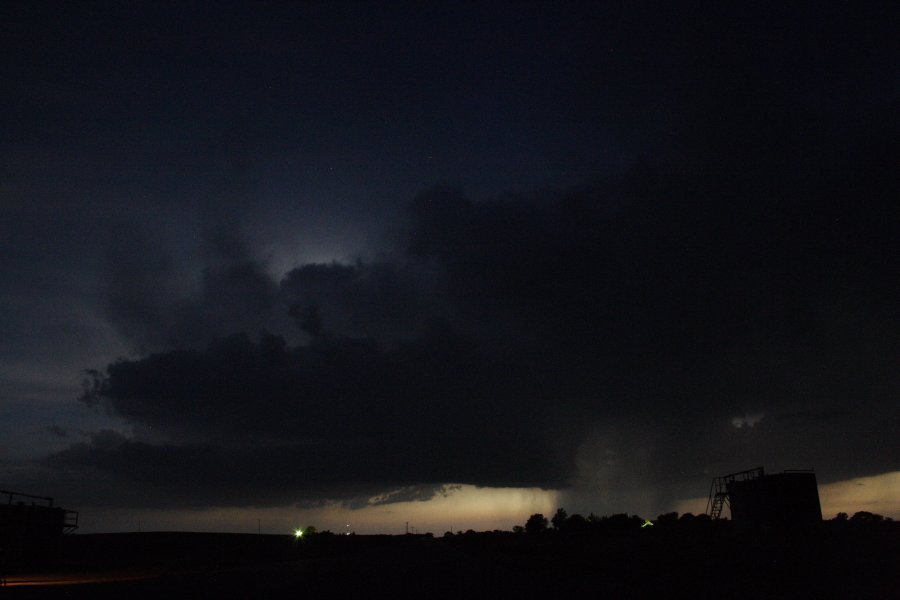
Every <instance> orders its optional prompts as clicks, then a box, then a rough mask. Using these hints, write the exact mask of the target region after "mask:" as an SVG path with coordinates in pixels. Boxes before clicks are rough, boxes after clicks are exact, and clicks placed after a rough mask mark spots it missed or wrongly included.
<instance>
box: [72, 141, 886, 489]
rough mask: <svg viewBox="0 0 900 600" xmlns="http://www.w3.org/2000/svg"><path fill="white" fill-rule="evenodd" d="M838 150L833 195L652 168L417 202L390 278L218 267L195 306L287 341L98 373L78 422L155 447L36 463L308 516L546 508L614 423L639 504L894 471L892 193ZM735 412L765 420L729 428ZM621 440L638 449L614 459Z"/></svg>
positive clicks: (434, 195)
mask: <svg viewBox="0 0 900 600" xmlns="http://www.w3.org/2000/svg"><path fill="white" fill-rule="evenodd" d="M844 142H845V143H846V144H853V143H854V140H852V139H845V140H844ZM853 151H854V155H855V156H854V158H852V160H851V159H850V158H849V157H846V156H843V151H841V155H842V156H841V158H842V159H843V162H842V163H841V164H842V174H841V175H840V176H839V177H837V179H840V181H841V185H840V186H832V185H831V181H830V180H829V179H830V178H829V174H826V173H822V174H821V178H822V180H820V181H817V182H814V183H811V182H809V180H808V179H807V178H806V175H805V174H804V171H803V169H802V168H801V167H802V164H798V165H794V166H795V167H796V171H795V170H794V169H787V170H786V171H785V172H783V173H778V174H772V175H771V177H772V180H771V181H769V182H768V183H767V187H771V188H773V189H775V190H776V191H778V195H777V197H775V198H761V197H760V196H759V191H758V190H757V189H755V188H750V189H746V188H740V187H736V188H732V189H725V188H719V189H717V192H716V193H711V192H706V193H704V194H701V193H699V192H698V188H702V187H703V186H707V185H710V184H709V179H708V178H707V176H706V171H705V169H699V170H698V171H694V172H691V171H685V170H684V169H678V170H677V171H674V172H673V171H672V170H671V169H670V167H669V166H668V165H665V164H658V163H651V162H643V163H639V164H638V165H636V166H635V168H634V169H633V170H632V171H631V173H630V174H629V175H628V176H627V177H626V178H625V179H624V181H622V182H620V183H618V184H616V185H610V186H609V187H608V188H597V189H591V190H587V191H579V192H573V193H571V194H568V195H562V196H560V197H555V198H545V197H534V198H523V197H506V198H501V199H497V200H493V201H484V202H478V203H475V202H471V201H469V200H467V199H466V198H465V197H464V195H463V194H461V193H460V192H459V191H456V190H454V189H451V188H436V189H433V190H430V191H427V192H424V193H422V194H420V195H419V196H418V197H417V198H416V199H415V201H414V202H413V203H412V204H411V206H410V210H409V225H408V228H407V234H406V237H405V238H404V242H403V244H402V246H401V248H400V249H397V250H396V251H395V252H394V254H391V256H394V257H396V258H393V259H385V260H384V261H383V262H380V263H373V264H365V263H357V264H355V265H342V264H331V265H306V266H303V267H299V268H298V269H296V270H294V271H292V272H290V273H288V274H287V275H286V276H285V277H284V279H283V280H282V282H281V284H280V286H279V287H278V288H277V291H276V288H275V287H274V286H273V285H261V286H259V287H253V286H250V287H248V286H247V285H245V282H246V279H245V278H244V277H243V276H241V275H240V273H241V271H240V270H238V271H237V273H238V275H236V276H234V277H227V276H226V277H222V278H221V279H220V280H218V281H219V285H221V288H220V289H219V291H218V292H217V293H216V294H215V295H209V297H213V296H215V297H224V298H229V297H233V298H245V297H246V298H253V301H254V302H256V303H258V304H256V306H259V307H262V308H263V309H264V310H263V311H262V312H265V310H268V307H270V306H272V305H276V304H277V305H278V306H280V307H281V310H285V311H288V312H290V313H291V314H293V315H294V316H295V317H296V318H297V324H298V325H299V326H300V327H301V328H304V329H305V330H306V331H307V333H310V334H312V335H310V336H309V338H310V339H309V341H308V342H307V343H302V344H299V345H296V346H293V345H290V344H288V343H287V342H286V341H285V340H284V338H282V337H279V336H277V335H272V334H266V333H264V334H263V335H262V336H261V337H260V339H259V341H258V342H256V341H254V340H252V339H251V338H249V337H247V336H246V335H236V336H231V337H227V338H222V339H219V340H217V341H214V342H212V343H211V344H210V345H209V346H208V347H207V348H205V349H203V350H189V351H180V352H163V353H158V354H153V355H150V356H147V357H146V358H142V359H138V360H125V361H120V362H118V363H115V364H113V365H110V366H109V367H108V369H107V370H106V372H105V373H104V374H103V375H98V378H97V380H96V381H95V382H94V384H93V387H92V388H91V389H90V390H89V391H90V393H89V394H88V395H87V396H86V400H87V401H88V402H90V403H99V404H102V405H104V406H106V407H108V408H109V410H111V411H112V412H113V413H115V414H116V415H119V416H121V417H124V418H125V419H126V420H128V421H130V422H133V423H139V424H143V425H148V426H151V427H152V428H153V430H154V431H156V432H159V433H161V434H162V435H164V436H166V437H167V439H168V440H169V442H168V443H166V444H162V445H160V444H154V443H150V442H137V441H130V440H120V444H121V447H120V448H119V449H117V451H116V452H114V453H112V452H109V451H108V448H107V446H104V445H103V444H101V443H100V442H101V441H102V440H100V439H99V438H98V439H95V440H94V441H93V442H92V443H91V444H88V445H84V446H81V447H79V448H78V449H77V452H76V449H75V448H73V449H72V450H71V451H69V452H67V453H63V454H61V455H59V456H57V457H56V458H55V459H54V460H57V461H61V464H67V465H76V466H77V465H93V466H95V467H99V468H101V469H104V470H106V471H108V472H111V473H115V474H117V475H124V474H125V473H127V472H129V469H131V468H136V470H135V471H134V472H144V471H146V469H145V468H138V467H141V466H142V465H145V466H146V467H147V468H149V467H150V465H152V464H156V465H159V466H158V469H160V470H159V471H156V472H158V473H159V477H160V482H162V481H163V480H165V481H168V482H170V485H171V486H172V487H177V486H178V482H184V484H185V486H187V483H188V482H190V484H191V489H192V490H197V488H198V487H200V488H203V487H207V486H208V487H209V488H210V489H215V490H216V491H217V493H224V491H225V490H227V489H230V488H231V487H235V488H236V487H239V486H240V485H241V482H242V481H243V478H244V477H246V473H248V472H250V471H253V472H254V474H253V477H256V478H258V480H255V481H253V486H254V489H258V490H263V489H269V488H272V489H273V491H274V490H275V489H276V488H277V489H281V490H283V489H284V487H283V486H288V487H290V488H291V489H293V490H294V491H295V492H296V493H297V494H298V495H301V496H306V497H310V496H314V495H324V496H327V495H328V494H329V493H334V490H335V489H337V487H339V486H340V485H341V484H349V483H355V484H364V485H365V487H366V488H367V489H372V490H375V489H378V486H379V485H382V486H384V489H389V488H402V487H404V486H408V485H414V484H422V483H432V484H439V483H441V482H446V481H459V482H465V483H475V484H479V485H539V486H549V487H558V486H561V485H566V484H567V483H569V482H571V481H572V480H573V478H574V477H575V475H576V466H575V457H576V453H577V452H578V450H579V443H580V441H581V440H582V439H583V438H584V436H585V435H588V434H589V433H590V431H589V430H590V427H592V426H594V425H597V424H602V423H615V422H617V421H619V422H621V423H628V424H629V425H628V426H627V427H619V431H620V432H621V431H624V430H627V429H628V427H631V428H634V427H635V425H634V424H635V422H640V423H641V429H642V430H643V433H642V434H641V435H640V436H639V435H637V434H636V435H635V436H632V438H631V439H630V441H629V439H626V438H628V436H625V438H623V436H622V435H620V434H619V435H614V436H612V437H610V436H609V435H608V434H607V435H605V437H604V436H601V438H603V439H601V441H600V442H598V444H599V446H598V449H604V448H605V450H606V451H609V452H615V453H625V454H626V456H624V457H620V458H619V459H617V460H618V461H619V462H622V461H625V462H626V463H627V464H629V465H630V467H631V468H632V469H634V470H636V471H640V472H644V473H645V474H646V475H647V477H648V478H649V479H654V478H655V479H656V480H657V481H665V480H666V473H667V472H670V471H679V472H680V471H684V470H686V469H687V470H691V471H696V470H698V468H699V466H700V465H702V466H703V468H713V469H728V468H731V467H730V465H733V464H743V463H744V462H746V461H748V460H753V459H755V458H756V457H758V456H760V453H761V452H763V453H766V455H768V454H769V453H773V454H776V455H780V456H783V457H786V460H795V461H800V462H802V464H804V465H806V464H823V463H824V464H827V466H828V469H829V472H830V473H831V474H832V476H837V475H838V474H841V475H850V474H853V473H859V472H860V470H865V471H867V472H878V471H882V470H889V469H892V468H895V467H896V463H895V458H894V457H896V456H897V455H898V453H897V450H898V448H897V442H896V440H897V437H896V433H897V426H898V423H897V415H896V411H895V410H894V409H892V408H890V407H891V404H890V400H889V399H890V398H892V397H895V396H896V393H897V391H898V389H897V384H896V381H897V380H896V359H897V354H898V352H897V350H898V348H897V343H896V341H895V340H894V339H893V338H892V337H890V336H886V335H884V333H883V330H882V328H883V327H884V326H886V325H889V324H891V323H894V324H896V318H895V317H894V316H892V315H893V310H892V307H893V306H894V305H895V301H896V300H900V298H898V297H897V295H898V294H897V288H896V284H895V283H885V280H887V281H890V276H891V275H890V274H891V273H896V272H897V270H898V267H900V265H898V264H897V263H898V258H897V255H891V254H890V253H889V252H888V249H889V248H891V247H892V246H893V245H895V241H894V240H895V236H894V228H893V226H894V225H895V224H896V223H895V222H894V221H892V220H891V219H892V218H895V217H896V212H895V211H893V209H892V205H891V203H890V201H889V198H890V194H891V193H892V192H893V191H894V190H893V189H892V187H891V186H892V185H894V183H893V182H892V181H890V180H888V179H883V178H882V179H878V180H873V179H870V178H869V174H870V173H871V163H872V161H880V160H883V158H882V157H881V156H879V153H880V152H882V151H883V148H882V147H881V146H878V145H875V146H874V147H873V146H872V145H870V144H868V143H859V142H857V143H856V144H855V147H853ZM832 158H836V157H832ZM800 162H801V163H802V160H801V161H800ZM798 179H800V180H801V181H800V182H798ZM851 189H856V190H860V191H861V192H862V193H864V197H863V198H860V197H859V196H858V195H852V196H851V195H849V194H848V192H849V191H850V190H851ZM726 193H727V195H726ZM876 258H877V259H878V260H875V259H876ZM230 272H231V271H229V273H230ZM251 280H252V278H251ZM205 285H208V283H207V284H205ZM248 290H249V291H248ZM254 290H255V291H254ZM437 291H440V292H442V293H443V295H442V296H441V297H440V298H437V299H436V298H435V296H436V292H437ZM204 294H207V292H204ZM231 294H234V296H231ZM204 297H206V296H204ZM232 304H234V303H233V302H229V303H228V305H229V306H231V305H232ZM240 306H242V305H241V304H240V303H238V307H240ZM298 307H300V310H298ZM250 312H252V311H250ZM311 320H314V321H315V322H316V324H315V325H311ZM748 412H750V413H752V412H758V413H759V414H760V418H761V420H760V421H759V422H758V423H757V422H756V421H754V424H753V426H752V427H751V426H749V425H746V426H742V427H736V426H735V425H733V424H732V420H733V419H735V418H741V417H742V416H743V415H744V414H745V413H748ZM828 414H843V415H845V417H844V418H843V419H841V420H840V422H839V423H838V422H837V421H836V420H835V419H823V418H821V417H819V416H816V415H828ZM848 426H849V427H848ZM614 428H615V427H614ZM839 433H840V435H841V436H842V439H843V440H844V445H843V447H841V448H840V449H838V448H836V447H835V446H834V445H833V439H834V437H833V436H836V435H838V434H839ZM685 435H688V436H689V437H690V438H691V439H692V440H693V441H692V442H691V443H689V444H685V443H684V437H685ZM604 439H605V441H604ZM610 440H613V441H612V442H611V441H610ZM607 442H609V443H611V444H612V445H610V446H608V447H607V446H604V444H605V443H607ZM613 442H614V443H613ZM630 443H634V444H635V446H642V447H643V448H644V449H643V450H642V451H641V452H636V453H635V454H633V455H631V456H628V451H629V445H630ZM125 450H127V451H125ZM848 456H850V457H852V459H848V458H847V457H848ZM638 462H639V463H640V464H637V463H638ZM216 465H219V466H220V467H221V466H224V465H231V468H230V469H228V470H227V471H226V472H223V471H222V470H221V468H217V467H216ZM261 465H262V466H261ZM191 473H203V474H201V475H196V476H191V475H190V474H191ZM285 473H288V474H287V475H285ZM276 481H277V482H278V483H277V484H276ZM291 486H292V487H291ZM429 489H430V488H429ZM391 497H392V496H391V495H390V494H387V495H386V496H385V498H386V499H388V500H389V499H390V498H391ZM404 497H405V496H404Z"/></svg>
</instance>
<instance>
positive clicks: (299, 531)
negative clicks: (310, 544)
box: [294, 529, 303, 539]
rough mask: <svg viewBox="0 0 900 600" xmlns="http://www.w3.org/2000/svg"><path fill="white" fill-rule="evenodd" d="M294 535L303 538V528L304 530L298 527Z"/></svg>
mask: <svg viewBox="0 0 900 600" xmlns="http://www.w3.org/2000/svg"><path fill="white" fill-rule="evenodd" d="M294 537H295V538H297V539H300V538H302V537H303V530H302V529H297V530H296V531H294Z"/></svg>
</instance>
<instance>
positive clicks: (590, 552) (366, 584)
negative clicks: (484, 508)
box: [0, 523, 900, 600]
mask: <svg viewBox="0 0 900 600" xmlns="http://www.w3.org/2000/svg"><path fill="white" fill-rule="evenodd" d="M896 525H897V524H894V523H890V524H882V525H881V526H879V527H877V528H874V527H873V528H851V527H836V526H833V524H823V527H822V528H821V529H818V530H816V531H812V532H807V533H805V534H802V535H801V534H798V533H794V534H772V533H769V534H766V535H752V536H747V535H737V534H735V533H733V532H731V531H730V530H729V529H728V528H723V527H719V528H704V529H699V528H696V529H685V528H673V529H665V528H655V529H652V530H640V531H623V532H616V533H610V534H604V535H589V536H586V535H580V536H579V535H559V534H556V533H555V532H546V533H545V534H541V535H527V534H521V535H516V534H512V533H503V532H495V533H470V534H463V535H457V536H453V537H449V538H441V539H432V538H430V537H426V536H327V535H325V536H323V535H319V536H316V537H313V538H311V539H303V540H300V541H299V542H298V541H296V540H294V538H293V537H291V536H272V535H262V536H259V535H244V534H204V533H129V534H105V535H76V536H70V537H67V538H66V539H65V544H64V547H63V554H62V556H61V557H60V558H58V559H57V560H55V561H52V563H49V564H47V565H45V566H43V567H42V568H39V569H32V570H30V571H26V570H20V571H19V572H11V573H10V574H9V586H8V587H6V588H5V589H3V590H2V591H0V595H3V596H8V597H11V598H12V597H22V598H44V597H46V598H125V599H127V600H136V599H139V598H278V597H309V598H312V597H316V598H321V597H334V598H340V597H394V598H471V597H485V598H487V597H491V598H654V597H656V598H659V597H663V598H674V597H701V596H712V595H715V596H718V597H722V598H898V597H900V528H898V527H897V526H896ZM26 583H29V584H30V585H25V584H26Z"/></svg>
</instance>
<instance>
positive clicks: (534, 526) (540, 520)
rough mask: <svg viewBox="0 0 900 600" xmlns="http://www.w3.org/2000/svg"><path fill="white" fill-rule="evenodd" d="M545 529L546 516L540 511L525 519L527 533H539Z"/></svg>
mask: <svg viewBox="0 0 900 600" xmlns="http://www.w3.org/2000/svg"><path fill="white" fill-rule="evenodd" d="M546 530H547V517H545V516H544V515H542V514H541V513H535V514H533V515H531V516H530V517H528V520H527V521H525V531H527V532H528V533H541V532H543V531H546Z"/></svg>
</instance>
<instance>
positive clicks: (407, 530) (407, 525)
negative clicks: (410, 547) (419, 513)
mask: <svg viewBox="0 0 900 600" xmlns="http://www.w3.org/2000/svg"><path fill="white" fill-rule="evenodd" d="M406 535H409V521H407V522H406Z"/></svg>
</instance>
